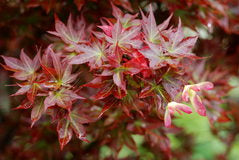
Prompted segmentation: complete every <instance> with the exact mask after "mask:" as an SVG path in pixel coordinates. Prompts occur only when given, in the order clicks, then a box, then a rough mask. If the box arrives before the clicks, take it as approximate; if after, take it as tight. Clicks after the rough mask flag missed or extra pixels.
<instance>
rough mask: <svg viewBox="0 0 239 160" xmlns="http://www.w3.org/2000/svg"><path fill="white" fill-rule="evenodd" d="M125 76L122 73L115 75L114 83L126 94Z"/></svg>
mask: <svg viewBox="0 0 239 160" xmlns="http://www.w3.org/2000/svg"><path fill="white" fill-rule="evenodd" d="M123 77H124V75H123V73H122V72H118V73H114V75H113V80H114V83H115V84H116V85H117V86H118V87H119V88H121V89H122V90H123V91H125V92H126V83H125V81H124V79H123Z"/></svg>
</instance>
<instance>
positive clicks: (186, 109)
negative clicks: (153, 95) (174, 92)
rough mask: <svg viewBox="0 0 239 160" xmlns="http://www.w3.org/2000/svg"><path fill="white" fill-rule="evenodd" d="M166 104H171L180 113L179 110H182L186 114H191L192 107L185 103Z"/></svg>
mask: <svg viewBox="0 0 239 160" xmlns="http://www.w3.org/2000/svg"><path fill="white" fill-rule="evenodd" d="M168 106H172V107H173V108H174V109H175V110H176V111H178V112H179V113H180V111H183V112H185V113H187V114H191V113H192V109H191V108H190V107H189V106H187V105H185V104H182V103H177V102H170V103H169V104H168Z"/></svg>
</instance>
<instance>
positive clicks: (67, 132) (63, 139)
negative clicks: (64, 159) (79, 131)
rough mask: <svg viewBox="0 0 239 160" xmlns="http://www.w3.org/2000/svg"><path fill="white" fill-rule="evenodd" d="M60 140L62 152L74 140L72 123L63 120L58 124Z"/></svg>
mask: <svg viewBox="0 0 239 160" xmlns="http://www.w3.org/2000/svg"><path fill="white" fill-rule="evenodd" d="M57 132H58V140H59V142H60V146H61V150H62V149H63V148H64V146H65V145H66V144H67V143H68V142H69V141H70V140H71V138H72V129H71V128H70V121H69V120H66V119H62V120H60V121H59V122H58V124H57Z"/></svg>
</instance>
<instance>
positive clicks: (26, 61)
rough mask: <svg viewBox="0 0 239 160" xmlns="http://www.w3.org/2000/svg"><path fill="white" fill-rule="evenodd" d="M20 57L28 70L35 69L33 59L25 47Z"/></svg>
mask: <svg viewBox="0 0 239 160" xmlns="http://www.w3.org/2000/svg"><path fill="white" fill-rule="evenodd" d="M20 59H21V61H22V63H23V65H24V66H25V68H28V70H31V69H34V68H33V65H32V64H33V61H32V60H31V59H30V58H29V57H28V56H27V55H26V53H25V52H24V50H23V49H22V50H21V54H20Z"/></svg>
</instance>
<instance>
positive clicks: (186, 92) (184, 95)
mask: <svg viewBox="0 0 239 160" xmlns="http://www.w3.org/2000/svg"><path fill="white" fill-rule="evenodd" d="M190 87H191V85H185V86H184V89H183V93H182V99H183V100H184V101H185V102H187V101H188V100H189V90H190Z"/></svg>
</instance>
